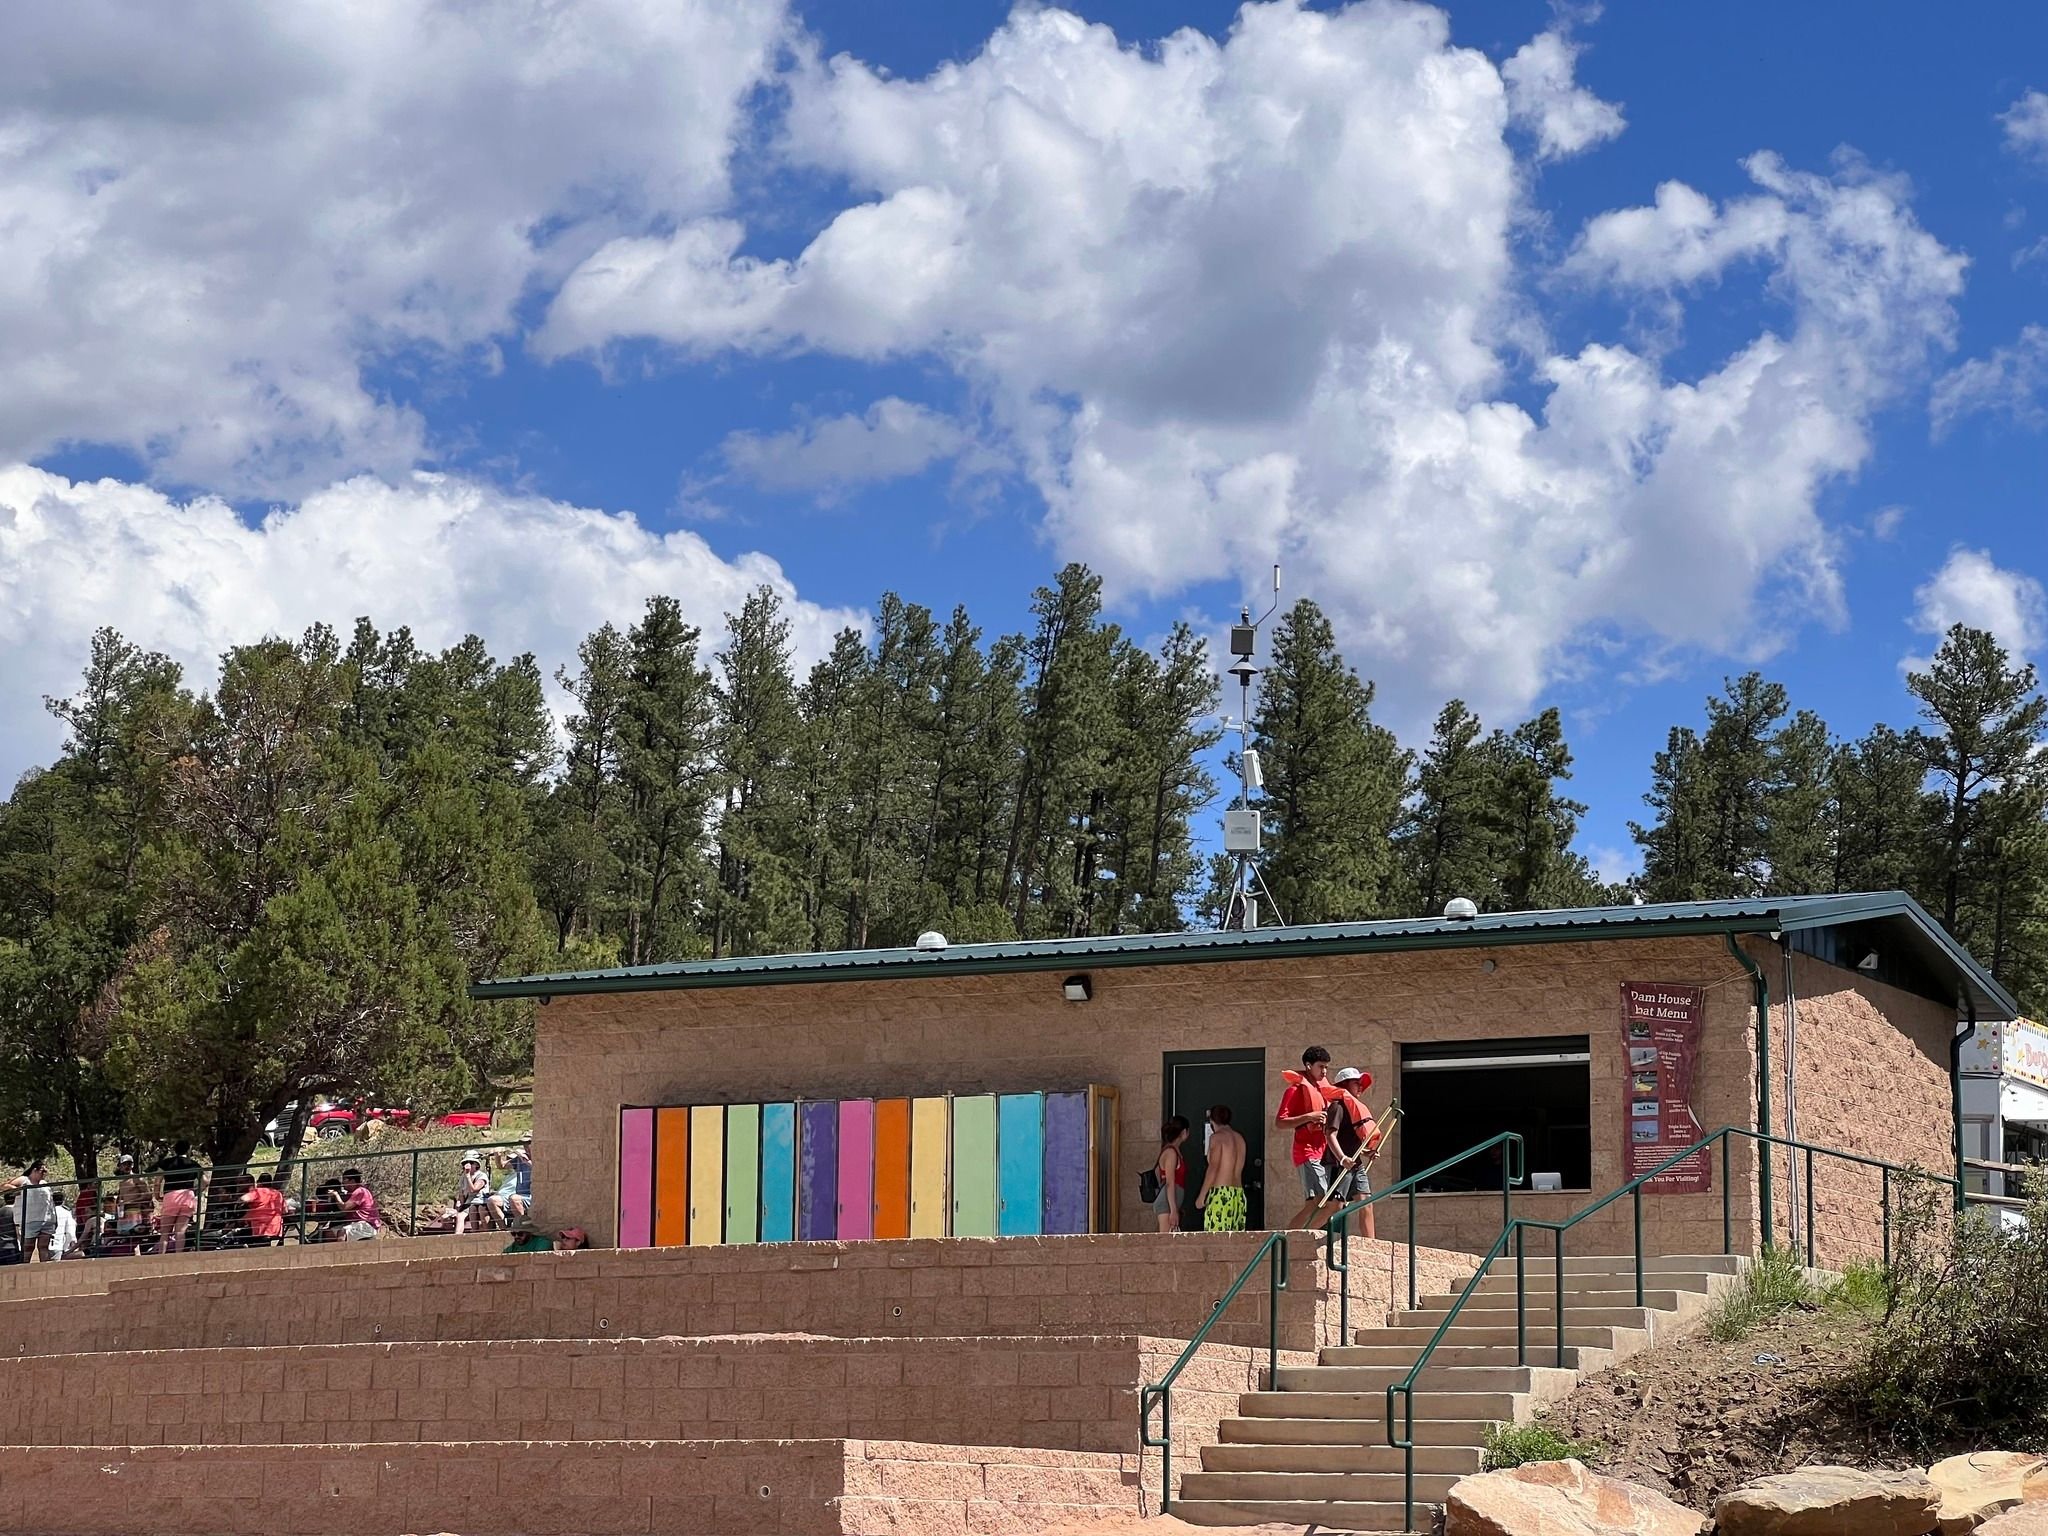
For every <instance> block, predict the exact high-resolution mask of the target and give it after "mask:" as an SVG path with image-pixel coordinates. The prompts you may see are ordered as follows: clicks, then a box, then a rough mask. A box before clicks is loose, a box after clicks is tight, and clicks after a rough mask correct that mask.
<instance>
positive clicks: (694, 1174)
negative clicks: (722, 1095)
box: [690, 1104, 725, 1248]
mask: <svg viewBox="0 0 2048 1536" xmlns="http://www.w3.org/2000/svg"><path fill="white" fill-rule="evenodd" d="M724 1236H725V1106H724V1105H722V1104H699V1105H697V1106H696V1107H694V1108H693V1109H691V1111H690V1246H691V1247H693V1248H702V1247H708V1246H710V1245H712V1244H715V1243H717V1242H719V1241H721V1240H722V1239H723V1237H724Z"/></svg>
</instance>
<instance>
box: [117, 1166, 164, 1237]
mask: <svg viewBox="0 0 2048 1536" xmlns="http://www.w3.org/2000/svg"><path fill="white" fill-rule="evenodd" d="M114 1177H115V1178H116V1179H118V1180H120V1184H119V1185H118V1187H117V1188H116V1190H115V1193H114V1209H115V1213H116V1214H115V1216H114V1232H115V1234H116V1235H117V1236H122V1237H127V1236H134V1235H137V1234H140V1233H144V1232H147V1231H148V1230H149V1220H150V1217H151V1216H152V1215H153V1214H154V1212H155V1208H156V1202H155V1201H154V1199H152V1198H151V1196H150V1190H149V1181H148V1180H147V1179H145V1178H143V1177H142V1176H141V1175H140V1174H138V1173H137V1172H136V1171H135V1154H134V1153H133V1152H123V1153H122V1154H121V1155H120V1156H119V1157H118V1158H116V1159H115V1161H114Z"/></svg>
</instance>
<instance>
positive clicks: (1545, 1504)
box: [1444, 1461, 1703, 1536]
mask: <svg viewBox="0 0 2048 1536" xmlns="http://www.w3.org/2000/svg"><path fill="white" fill-rule="evenodd" d="M1702 1524H1703V1522H1702V1521H1701V1520H1700V1517H1699V1516H1698V1515H1697V1514H1695V1513H1694V1512H1693V1511H1691V1510H1689V1509H1687V1508H1686V1507H1685V1506H1684V1505H1682V1504H1674V1503H1673V1502H1672V1501H1671V1500H1669V1499H1667V1498H1665V1497H1664V1495H1663V1494H1661V1493H1652V1492H1651V1491H1650V1490H1649V1489H1647V1488H1638V1487H1637V1486H1636V1485H1635V1484H1634V1483H1625V1482H1623V1481H1621V1479H1619V1478H1615V1477H1602V1476H1601V1475H1600V1474H1599V1473H1597V1472H1593V1471H1590V1470H1588V1469H1587V1468H1586V1467H1585V1466H1583V1465H1582V1464H1580V1463H1579V1462H1576V1461H1532V1462H1530V1463H1529V1464H1528V1465H1526V1466H1520V1467H1511V1468H1509V1469H1508V1470H1507V1471H1504V1472H1482V1473H1480V1474H1479V1475H1478V1476H1477V1477H1468V1478H1464V1479H1462V1480H1461V1481H1459V1482H1458V1483H1455V1484H1454V1485H1452V1488H1451V1492H1450V1497H1449V1498H1448V1499H1447V1500H1446V1502H1445V1509H1444V1536H1700V1531H1701V1529H1702Z"/></svg>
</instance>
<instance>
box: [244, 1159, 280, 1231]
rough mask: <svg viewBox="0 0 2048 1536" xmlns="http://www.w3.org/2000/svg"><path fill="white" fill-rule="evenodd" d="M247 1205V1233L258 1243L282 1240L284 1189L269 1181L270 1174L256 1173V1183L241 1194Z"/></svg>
mask: <svg viewBox="0 0 2048 1536" xmlns="http://www.w3.org/2000/svg"><path fill="white" fill-rule="evenodd" d="M242 1204H244V1205H246V1206H247V1207H249V1235H250V1236H251V1237H253V1238H255V1239H256V1240H257V1241H258V1242H260V1243H281V1242H283V1241H284V1191H283V1190H281V1189H279V1188H278V1187H277V1186H276V1185H275V1184H274V1183H272V1182H271V1178H270V1175H269V1174H267V1173H259V1174H257V1175H256V1185H255V1187H254V1188H253V1189H251V1190H250V1191H249V1192H248V1193H247V1194H246V1195H244V1196H242Z"/></svg>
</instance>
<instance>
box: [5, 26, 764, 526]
mask: <svg viewBox="0 0 2048 1536" xmlns="http://www.w3.org/2000/svg"><path fill="white" fill-rule="evenodd" d="M783 26H784V19H783V14H782V5H781V0H581V3H578V4H576V5H571V6H560V5H554V4H550V3H547V0H493V3H491V4H486V5H471V4H466V3H461V0H420V3H417V4H369V5H358V4H351V3H347V0H294V3H292V4H289V5H273V4H266V3H263V0H162V3H156V4H150V5H143V6H134V5H125V4H120V3H118V0H70V3H67V4H64V5H61V6H36V5H27V6H9V7H7V8H6V10H5V13H4V15H0V336H4V337H5V338H6V342H5V353H6V356H5V366H4V367H0V463H6V462H9V461H12V460H15V459H31V460H32V459H34V458H37V457H39V456H41V455H44V454H47V453H49V452H50V451H51V450H53V449H55V448H58V447H60V446H63V445H67V444H78V443H98V444H112V445H117V446H119V447H122V448H125V449H127V450H129V451H131V452H132V453H134V454H135V455H137V456H138V457H139V458H141V459H142V460H143V461H144V462H145V463H147V464H148V465H149V466H151V468H152V470H153V471H154V472H159V473H161V475H162V476H163V477H165V478H166V479H168V480H169V481H171V482H173V483H180V484H191V485H200V486H204V487H208V488H212V489H218V490H226V491H231V492H253V493H256V494H261V495H271V494H294V493H296V492H298V491H302V490H307V489H311V488H314V487H317V486H319V485H322V484H325V483H326V481H327V480H328V479H330V478H332V477H333V476H334V475H335V474H337V473H347V472H350V471H353V470H356V469H361V468H374V469H381V470H385V471H390V472H398V471H403V470H405V469H408V468H410V467H411V466H412V465H414V464H415V463H417V462H419V461H420V459H421V457H422V456H423V455H425V454H427V453H428V451H429V450H430V448H431V445H430V444H429V443H427V441H426V439H425V434H424V430H423V427H422V424H421V422H420V420H419V418H418V416H417V415H416V414H415V413H414V412H412V411H410V410H408V409H406V408H405V407H403V406H401V405H398V404H396V403H394V402H393V401H392V400H391V399H390V398H388V397H387V396H386V395H385V394H383V393H381V392H380V391H379V390H378V388H377V387H376V385H375V383H374V382H373V379H372V377H371V375H372V372H373V370H374V369H375V368H376V366H377V365H379V364H380V363H387V362H390V361H391V360H393V359H394V358H395V359H400V360H404V361H406V362H407V364H408V365H409V366H413V365H417V364H418V362H419V361H420V360H421V359H422V358H424V359H425V361H426V363H427V365H428V366H436V365H445V364H454V365H456V366H460V367H465V368H473V367H476V366H479V365H482V366H488V365H489V363H490V361H491V348H492V347H493V346H494V344H495V343H496V341H497V340H498V339H499V338H501V337H504V336H508V335H510V334H511V333H512V331H513V329H514V328H515V308H516V306H517V305H518V303H519V302H520V300H521V299H522V297H524V296H525V295H526V294H527V293H528V292H529V290H531V289H533V288H535V287H536V286H539V287H544V288H548V289H551V288H552V287H553V286H554V284H555V282H556V281H558V280H559V278H560V275H561V274H562V273H563V272H564V271H566V270H567V269H568V268H569V267H571V266H573V265H575V264H576V262H578V261H579V260H581V259H582V258H583V257H585V256H587V255H588V254H589V253H590V251H591V250H592V249H594V248H595V247H596V246H597V245H598V244H600V243H601V242H602V241H604V240H606V239H609V238H611V237H613V236H615V235H618V234H620V233H622V232H623V231H626V230H631V229H637V228H640V227H643V226H644V225H645V224H646V223H647V222H648V221H650V220H661V219H677V218H691V217H696V216H700V215H703V214H706V213H708V212H711V211H712V210H714V209H715V208H717V207H718V206H720V205H721V204H722V203H723V202H724V200H725V198H726V192H727V187H726V182H727V176H726V167H727V160H728V156H729V155H730V153H731V151H732V147H733V140H734V135H735V134H736V132H738V131H739V128H740V126H741V124H742V121H743V117H742V106H743V102H744V98H745V97H746V95H747V94H748V93H749V92H750V91H751V90H752V89H753V87H754V85H755V84H756V83H757V82H758V81H759V80H760V79H761V78H762V77H763V75H764V74H765V73H766V72H767V71H768V70H769V69H770V67H771V65H772V56H773V53H774V50H775V48H776V46H777V44H778V41H779V39H780V37H781V35H782V29H783Z"/></svg>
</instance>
